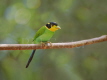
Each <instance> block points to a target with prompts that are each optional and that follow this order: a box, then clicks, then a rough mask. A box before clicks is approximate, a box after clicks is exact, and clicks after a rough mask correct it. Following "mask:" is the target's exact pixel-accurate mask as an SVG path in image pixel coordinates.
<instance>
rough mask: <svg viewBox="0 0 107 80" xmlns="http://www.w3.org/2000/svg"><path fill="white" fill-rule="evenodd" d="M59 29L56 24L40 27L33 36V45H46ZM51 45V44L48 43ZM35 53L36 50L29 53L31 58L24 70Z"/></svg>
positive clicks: (50, 23) (51, 23)
mask: <svg viewBox="0 0 107 80" xmlns="http://www.w3.org/2000/svg"><path fill="white" fill-rule="evenodd" d="M58 29H61V27H60V26H58V24H57V23H56V22H49V23H47V24H46V25H44V26H42V27H41V28H40V29H39V30H38V31H37V32H36V34H35V36H34V38H33V42H34V44H40V43H46V42H49V40H50V39H51V38H52V36H53V35H54V33H55V32H56V31H57V30H58ZM49 43H51V42H49ZM35 52H36V49H34V50H33V51H32V53H31V56H30V58H29V60H28V62H27V64H26V68H28V66H29V64H30V62H31V61H32V59H33V56H34V54H35Z"/></svg>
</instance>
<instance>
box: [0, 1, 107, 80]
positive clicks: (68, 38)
mask: <svg viewBox="0 0 107 80" xmlns="http://www.w3.org/2000/svg"><path fill="white" fill-rule="evenodd" d="M50 21H53V22H57V23H58V24H59V26H60V27H61V28H62V29H61V30H58V31H57V32H56V33H55V35H54V37H53V38H52V39H51V42H72V41H79V40H84V39H90V38H94V37H99V36H102V35H106V34H107V0H0V44H31V43H32V39H33V37H34V34H35V33H36V31H37V30H38V29H39V28H40V27H41V26H43V25H45V24H46V23H48V22H50ZM106 48H107V42H102V43H97V44H92V45H88V46H82V47H77V48H73V49H46V50H37V52H36V54H35V56H34V58H33V61H32V62H31V64H30V66H29V68H27V69H26V68H25V65H26V63H27V61H28V58H29V56H30V53H31V50H4V51H0V80H107V49H106Z"/></svg>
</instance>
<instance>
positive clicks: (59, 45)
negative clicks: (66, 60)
mask: <svg viewBox="0 0 107 80" xmlns="http://www.w3.org/2000/svg"><path fill="white" fill-rule="evenodd" d="M104 41H107V35H103V36H101V37H97V38H92V39H87V40H81V41H75V42H66V43H52V46H51V45H50V44H49V43H48V44H47V46H42V45H40V44H0V50H31V49H53V48H74V47H80V46H85V45H89V44H94V43H99V42H104Z"/></svg>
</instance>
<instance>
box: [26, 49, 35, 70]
mask: <svg viewBox="0 0 107 80" xmlns="http://www.w3.org/2000/svg"><path fill="white" fill-rule="evenodd" d="M35 51H36V49H35V50H33V51H32V54H31V56H30V58H29V60H28V62H27V65H26V68H28V66H29V64H30V62H31V61H32V59H33V56H34V54H35Z"/></svg>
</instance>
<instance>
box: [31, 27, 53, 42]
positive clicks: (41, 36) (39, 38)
mask: <svg viewBox="0 0 107 80" xmlns="http://www.w3.org/2000/svg"><path fill="white" fill-rule="evenodd" d="M54 33H55V32H53V31H50V30H49V29H47V28H46V27H45V26H43V27H41V28H40V29H39V30H38V31H37V32H36V35H35V37H34V39H33V41H34V43H35V44H38V43H40V42H47V41H49V40H50V39H51V37H52V36H53V35H54Z"/></svg>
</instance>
